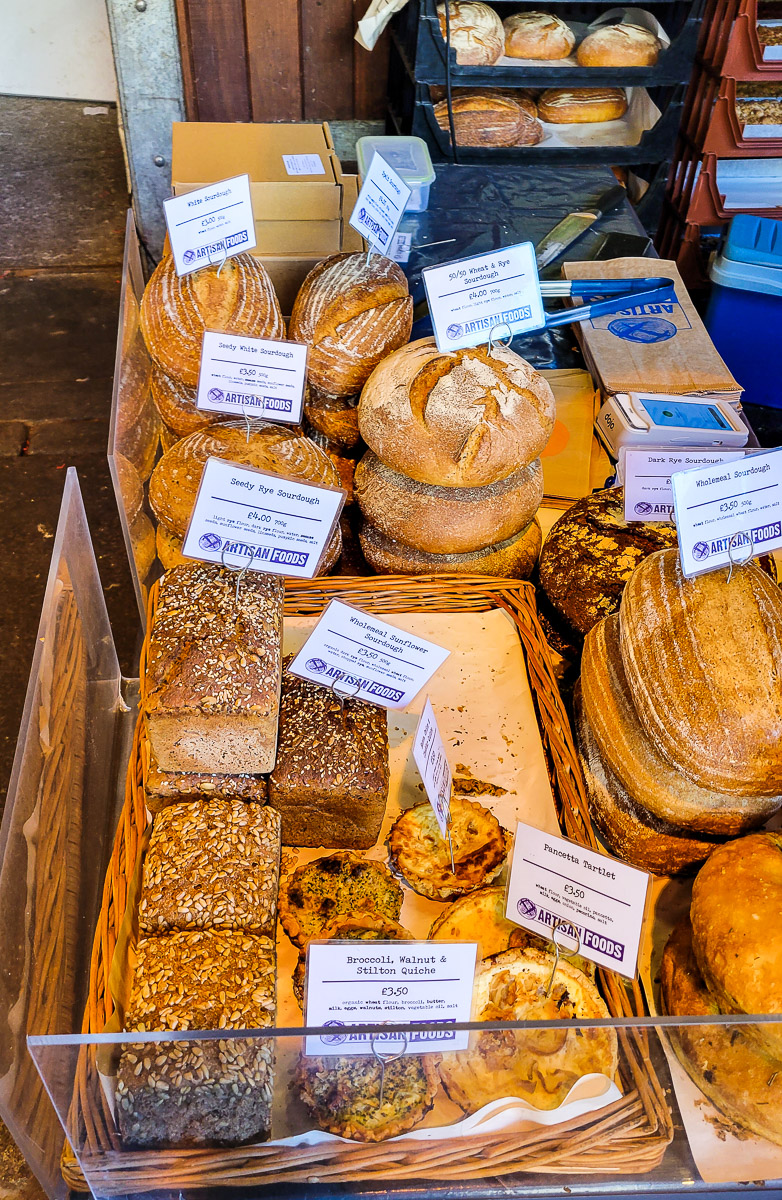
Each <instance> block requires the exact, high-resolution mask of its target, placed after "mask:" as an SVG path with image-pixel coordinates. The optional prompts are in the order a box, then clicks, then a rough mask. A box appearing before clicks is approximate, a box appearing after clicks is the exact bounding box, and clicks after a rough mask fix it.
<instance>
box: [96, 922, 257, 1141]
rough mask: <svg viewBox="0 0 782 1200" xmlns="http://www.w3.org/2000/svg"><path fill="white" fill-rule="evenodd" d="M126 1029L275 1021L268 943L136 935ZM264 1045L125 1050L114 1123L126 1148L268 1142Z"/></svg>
mask: <svg viewBox="0 0 782 1200" xmlns="http://www.w3.org/2000/svg"><path fill="white" fill-rule="evenodd" d="M136 955H137V958H136V966H135V971H134V975H133V986H132V990H131V996H130V1003H129V1005H128V1010H127V1014H126V1017H125V1028H126V1029H127V1030H128V1031H132V1032H145V1031H150V1030H167V1029H177V1030H184V1029H198V1030H201V1029H261V1028H267V1027H268V1026H270V1025H272V1024H273V1022H274V1018H275V965H276V964H275V953H274V942H273V940H272V939H271V938H268V937H257V936H255V935H253V934H247V933H225V932H215V931H212V930H203V931H199V932H195V933H170V934H166V935H165V936H163V937H143V936H142V937H140V938H139V940H138V944H137V947H136ZM273 1082H274V1050H273V1043H272V1042H271V1041H270V1040H269V1039H259V1038H254V1039H252V1040H250V1039H245V1038H241V1039H236V1040H234V1041H225V1040H215V1041H200V1042H196V1041H193V1042H188V1041H180V1042H156V1043H154V1044H145V1043H130V1044H126V1045H125V1047H124V1049H123V1052H122V1057H121V1058H120V1064H119V1071H118V1077H117V1119H118V1122H119V1131H120V1136H121V1138H122V1141H123V1143H124V1144H125V1145H127V1146H131V1145H132V1146H145V1147H153V1146H209V1145H231V1144H235V1143H238V1142H249V1141H258V1140H259V1139H261V1138H264V1137H268V1134H269V1126H270V1121H271V1101H272V1087H273Z"/></svg>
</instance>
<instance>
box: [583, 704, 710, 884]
mask: <svg viewBox="0 0 782 1200" xmlns="http://www.w3.org/2000/svg"><path fill="white" fill-rule="evenodd" d="M578 691H579V689H578V685H576V694H575V697H574V698H575V711H576V722H575V724H576V742H577V745H578V755H579V760H580V762H581V769H582V771H583V772H584V783H585V784H586V791H587V801H588V803H589V815H590V816H591V818H592V821H593V822H594V825H595V827H596V828H597V830H598V832H599V833H600V836H601V837H602V839H603V841H604V842H605V844H606V845H607V846H608V849H609V850H610V851H611V853H612V854H616V855H618V856H619V857H620V858H622V859H624V861H625V862H629V863H631V864H632V865H633V866H634V867H639V868H640V869H641V870H643V871H651V872H652V874H654V875H681V874H683V873H685V872H688V871H692V870H694V869H695V868H696V867H697V866H699V865H700V863H702V862H703V861H704V859H706V858H708V856H709V855H710V854H711V853H712V851H713V850H716V848H717V847H718V846H719V845H721V844H722V843H721V841H720V839H719V838H707V837H704V836H703V835H701V834H695V833H690V832H689V831H687V830H685V829H678V828H677V827H676V826H675V825H669V824H668V822H667V821H661V820H660V819H659V817H656V816H654V814H653V813H651V812H649V810H648V809H646V808H645V807H644V806H643V805H642V804H639V803H638V802H637V801H636V800H634V799H633V797H632V796H631V795H630V794H629V792H628V791H627V790H626V788H624V787H623V786H622V784H621V782H620V781H619V779H617V777H616V775H614V773H613V772H612V771H611V769H610V767H609V766H608V764H607V762H606V759H605V757H604V756H603V754H601V751H600V747H599V746H598V744H597V741H596V739H595V737H594V734H593V731H592V728H591V726H590V723H589V721H588V720H587V717H586V713H585V711H584V706H583V703H581V702H580V697H579V694H578Z"/></svg>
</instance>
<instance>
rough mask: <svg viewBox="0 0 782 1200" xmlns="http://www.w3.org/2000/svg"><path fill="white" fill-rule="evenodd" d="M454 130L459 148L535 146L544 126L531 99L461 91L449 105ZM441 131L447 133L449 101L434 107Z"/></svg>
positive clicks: (539, 140) (541, 137) (494, 92)
mask: <svg viewBox="0 0 782 1200" xmlns="http://www.w3.org/2000/svg"><path fill="white" fill-rule="evenodd" d="M451 111H452V113H453V127H454V131H455V133H456V140H457V142H458V143H459V145H461V146H536V145H537V144H538V142H542V141H543V126H542V125H541V123H540V121H538V120H537V118H536V115H535V111H536V110H535V104H534V102H533V101H531V100H524V99H521V100H517V99H516V98H515V97H513V96H510V95H504V94H501V93H500V92H496V91H489V90H484V91H480V92H463V93H462V94H461V95H458V96H454V97H453V100H452V102H451ZM434 116H435V120H436V121H437V124H438V125H439V126H440V128H441V129H442V130H443V131H444V132H446V133H450V129H451V126H450V119H449V114H448V101H447V100H441V101H440V102H439V104H435V106H434Z"/></svg>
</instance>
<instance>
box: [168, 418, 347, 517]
mask: <svg viewBox="0 0 782 1200" xmlns="http://www.w3.org/2000/svg"><path fill="white" fill-rule="evenodd" d="M208 458H227V459H229V460H230V461H231V462H236V463H241V464H242V465H243V466H247V467H255V468H256V469H258V470H260V471H269V472H271V474H273V475H285V476H288V477H289V478H291V479H298V480H301V481H302V482H304V483H314V484H319V485H322V486H327V487H339V476H338V474H337V469H336V467H335V466H334V464H333V463H332V461H331V459H330V458H329V457H328V455H326V454H324V453H323V451H322V450H321V449H319V447H318V446H316V445H315V444H314V443H313V442H311V441H310V440H309V438H305V437H303V436H302V434H301V433H298V432H297V431H296V430H295V429H294V428H291V427H288V428H285V427H284V426H282V425H266V426H265V427H264V428H263V429H260V430H258V431H256V432H253V433H251V434H250V439H249V441H248V440H247V427H246V425H245V423H244V421H240V420H237V419H235V418H234V419H232V420H229V421H225V422H221V423H220V424H219V425H212V426H210V428H208V429H198V430H196V432H195V433H191V434H190V436H189V437H186V438H182V439H181V441H178V442H177V443H176V444H175V445H174V446H172V447H171V449H170V450H168V451H167V452H166V453H165V454H164V455H163V457H162V458H161V460H160V462H159V463H158V464H157V466H156V467H155V470H154V471H153V472H152V478H151V479H150V481H149V502H150V504H151V505H152V510H153V512H154V514H155V516H156V517H157V519H158V521H160V523H161V524H162V525H165V527H166V529H168V530H169V531H170V532H171V533H173V534H176V536H177V537H179V538H183V537H184V536H185V530H186V529H187V523H188V521H189V520H190V514H191V513H192V511H193V505H194V504H195V498H196V495H197V493H198V485H199V484H200V482H201V475H202V473H203V469H204V464H205V463H206V460H207V459H208Z"/></svg>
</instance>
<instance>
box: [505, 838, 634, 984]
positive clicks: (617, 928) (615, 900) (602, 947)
mask: <svg viewBox="0 0 782 1200" xmlns="http://www.w3.org/2000/svg"><path fill="white" fill-rule="evenodd" d="M650 882H651V876H650V875H649V874H647V872H646V871H639V870H638V869H637V868H636V867H628V865H627V864H626V863H623V862H620V861H619V859H618V858H610V857H608V856H607V855H605V854H598V853H596V851H594V850H587V849H586V847H585V846H579V845H577V843H576V842H569V841H568V840H567V839H566V838H559V837H553V836H552V835H551V834H550V833H543V832H542V831H541V830H540V829H535V828H534V827H533V826H532V825H525V824H524V823H523V822H522V821H519V823H518V824H517V826H516V838H515V841H514V843H513V862H512V863H511V870H510V879H509V880H508V894H507V897H506V901H505V905H506V907H505V915H506V916H507V918H508V920H509V921H515V922H516V924H517V925H523V926H524V928H525V929H530V930H532V932H533V933H537V934H538V935H539V936H540V937H544V938H548V939H549V940H551V937H552V931H553V929H554V927H555V925H558V928H559V929H560V930H561V933H562V935H563V941H566V942H567V947H568V950H569V949H570V946H571V945H573V944H574V943H575V942H576V941H577V942H578V945H579V950H578V953H579V954H581V955H582V956H583V957H584V958H588V959H590V961H591V962H595V963H597V964H598V965H599V966H601V967H609V968H610V969H611V970H612V971H618V972H619V974H620V975H626V976H627V977H628V978H629V979H633V978H634V977H635V971H636V963H637V960H638V943H639V941H640V938H641V928H642V926H643V920H644V911H645V909H646V895H647V891H648V888H649V884H650Z"/></svg>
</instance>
